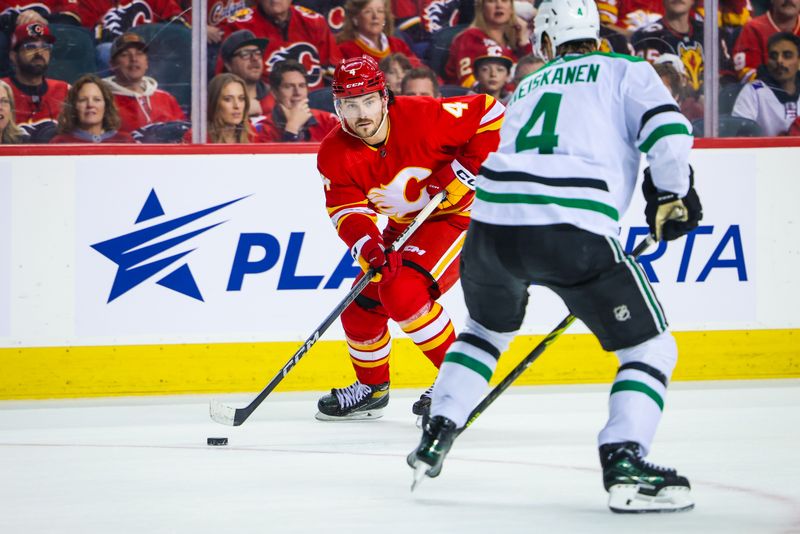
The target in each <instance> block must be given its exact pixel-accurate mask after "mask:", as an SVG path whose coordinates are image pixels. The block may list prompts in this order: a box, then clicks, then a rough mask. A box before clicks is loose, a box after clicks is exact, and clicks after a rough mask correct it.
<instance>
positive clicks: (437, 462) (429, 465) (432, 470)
mask: <svg viewBox="0 0 800 534" xmlns="http://www.w3.org/2000/svg"><path fill="white" fill-rule="evenodd" d="M457 435H458V430H457V429H456V424H455V423H454V422H453V421H451V420H450V419H448V418H446V417H442V416H441V415H436V416H434V417H431V418H430V419H429V420H428V422H427V424H426V425H425V426H424V427H423V429H422V439H421V441H420V442H419V445H418V446H417V448H416V449H414V450H413V451H412V452H411V454H409V455H408V457H407V458H406V461H407V462H408V465H409V466H410V467H411V468H412V469H414V481H413V482H412V483H411V491H414V489H415V488H416V487H417V486H418V485H419V483H420V482H422V479H424V478H425V477H426V476H429V477H431V478H434V477H437V476H439V473H441V471H442V463H443V462H444V457H445V456H447V453H448V452H449V451H450V447H452V446H453V440H455V439H456V436H457Z"/></svg>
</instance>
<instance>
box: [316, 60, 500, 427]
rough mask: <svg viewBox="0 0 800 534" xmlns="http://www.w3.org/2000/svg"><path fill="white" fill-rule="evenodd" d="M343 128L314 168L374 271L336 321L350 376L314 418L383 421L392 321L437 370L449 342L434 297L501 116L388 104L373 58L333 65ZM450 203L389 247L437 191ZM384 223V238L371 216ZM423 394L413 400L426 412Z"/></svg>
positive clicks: (332, 208) (481, 102)
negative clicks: (402, 243)
mask: <svg viewBox="0 0 800 534" xmlns="http://www.w3.org/2000/svg"><path fill="white" fill-rule="evenodd" d="M333 95H334V102H335V104H336V111H337V114H338V115H339V119H340V121H341V124H340V126H337V127H336V128H335V129H334V130H333V131H332V132H331V133H330V134H329V135H328V137H326V138H325V140H324V141H323V142H322V145H321V146H320V149H319V155H318V158H317V167H318V169H319V172H320V174H321V176H322V180H323V183H324V184H325V201H326V207H327V209H328V214H329V215H330V217H331V222H332V223H333V225H334V227H335V228H336V231H337V233H338V234H339V237H340V238H341V239H342V240H343V241H344V242H345V243H347V245H348V246H349V247H350V248H351V251H352V254H353V257H354V258H355V259H357V260H358V262H359V263H360V264H361V266H362V268H363V269H364V270H365V271H366V270H367V269H368V268H369V267H374V268H378V269H380V271H379V274H378V275H376V276H375V278H374V279H373V281H372V282H373V283H371V284H369V285H368V286H367V288H366V289H365V290H364V292H363V293H362V294H361V295H360V296H359V297H358V298H356V300H355V301H354V302H353V303H352V304H351V305H350V306H349V307H348V308H347V309H346V310H345V311H344V313H343V314H342V326H343V327H344V331H345V336H346V339H347V345H348V349H349V353H350V359H351V363H352V364H353V368H354V369H355V373H356V377H357V380H356V382H355V383H354V384H352V385H351V386H348V387H345V388H334V389H332V390H331V393H330V394H329V395H325V396H324V397H322V398H321V399H320V400H319V403H318V407H319V413H318V414H317V418H318V419H323V420H338V419H366V418H371V417H379V416H380V415H382V413H381V412H382V410H383V408H384V407H385V406H386V405H387V403H388V402H389V352H390V347H391V337H390V335H389V330H388V328H387V324H388V320H389V319H392V320H393V321H395V322H396V323H397V324H398V325H399V326H400V328H401V329H402V330H403V331H404V332H405V333H406V334H407V335H408V336H409V337H410V338H411V339H412V340H413V342H414V343H415V344H416V345H417V347H419V348H420V350H421V351H422V352H423V353H424V354H425V356H426V357H427V358H428V359H429V360H430V361H431V363H433V365H434V366H435V367H437V368H438V367H439V366H440V365H441V363H442V359H443V358H444V355H445V352H446V351H447V348H448V347H449V346H450V344H451V343H452V342H453V340H454V338H455V336H454V333H453V325H452V323H451V322H450V318H449V317H448V315H447V313H446V312H445V310H444V309H443V308H442V306H441V305H440V304H439V303H438V302H436V300H437V299H438V298H439V297H440V296H441V295H442V294H444V293H445V292H446V291H447V290H448V289H450V288H451V287H452V286H453V285H454V284H455V282H456V281H457V280H458V260H459V257H460V252H461V246H462V244H463V240H464V233H465V231H466V229H467V226H468V223H469V208H470V205H471V204H472V200H473V197H474V192H473V190H474V185H473V174H474V173H476V172H477V170H478V168H479V167H480V164H481V163H482V162H483V160H484V158H485V157H486V156H487V154H488V153H489V152H491V151H492V150H494V149H495V147H497V142H498V139H499V133H498V130H499V128H500V125H501V123H502V120H503V116H504V112H505V108H504V107H503V105H502V104H500V103H499V102H497V101H496V100H495V99H494V98H492V97H490V96H488V95H473V96H463V97H456V98H445V99H433V98H428V97H403V96H400V97H394V95H393V94H392V93H390V92H389V91H388V90H387V88H386V83H385V81H384V77H383V73H382V72H381V71H380V69H379V68H378V64H377V63H376V62H375V60H374V59H372V58H371V57H360V58H351V59H347V60H345V61H343V62H342V63H341V65H339V66H338V67H337V69H336V72H335V75H334V83H333ZM441 190H445V191H446V192H447V198H446V200H444V201H443V202H442V203H441V204H440V205H439V207H438V208H437V210H436V211H434V212H433V214H432V215H431V217H430V218H429V219H428V220H427V221H426V222H424V223H423V224H422V225H421V226H420V227H419V229H418V230H417V231H416V232H415V233H414V234H413V235H412V236H411V238H410V239H409V240H408V241H407V242H406V244H405V246H404V247H403V248H402V250H400V251H399V252H388V253H387V252H386V247H387V246H388V245H390V244H391V243H392V241H393V240H394V239H395V237H396V236H397V235H398V234H399V233H400V232H401V231H402V230H403V229H404V228H405V227H406V226H407V224H408V223H409V222H410V221H411V220H412V219H413V218H414V216H415V215H416V214H417V213H418V212H419V211H420V210H421V209H422V208H423V207H424V206H425V205H426V204H427V203H428V201H429V200H430V198H431V197H432V196H433V195H435V194H436V193H437V192H439V191H441ZM379 214H380V215H385V216H387V217H388V224H387V226H386V228H385V229H384V230H383V232H381V231H380V230H379V229H378V227H377V226H376V220H377V217H378V215H379ZM430 392H431V389H429V390H428V391H427V392H426V393H425V394H423V395H422V397H420V400H419V401H417V402H416V403H414V407H413V411H414V413H416V414H417V415H425V414H427V409H428V406H429V405H430Z"/></svg>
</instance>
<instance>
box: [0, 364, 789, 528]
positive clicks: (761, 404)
mask: <svg viewBox="0 0 800 534" xmlns="http://www.w3.org/2000/svg"><path fill="white" fill-rule="evenodd" d="M419 393H421V391H411V390H405V391H403V390H400V391H393V392H392V400H391V402H390V404H389V407H388V408H387V410H386V415H385V417H384V418H383V419H380V420H375V421H359V422H345V423H335V422H334V423H330V422H320V421H316V420H315V419H314V417H313V416H314V413H315V412H316V397H317V396H318V394H310V393H284V394H273V395H272V396H270V397H269V398H268V399H267V400H266V401H265V402H264V403H263V404H262V405H261V406H260V407H259V409H258V410H257V411H256V412H255V413H254V414H253V416H252V417H251V418H250V419H249V420H247V421H246V422H245V423H244V424H243V425H242V426H241V427H235V428H233V427H224V426H220V425H218V424H216V423H213V422H212V421H211V420H210V419H209V417H208V400H209V398H208V397H157V398H114V399H94V400H76V401H38V402H0V533H3V534H9V533H11V534H17V533H19V534H36V533H81V534H99V533H103V534H112V533H114V534H125V533H144V532H146V533H167V532H169V533H192V534H195V533H212V532H213V533H214V534H220V533H232V532H246V533H251V532H252V533H255V532H259V533H265V532H267V533H272V532H275V533H284V532H289V533H291V532H297V533H311V532H314V533H323V532H324V533H326V534H336V533H339V532H342V533H345V532H346V533H348V534H350V533H351V532H369V531H372V532H381V533H394V532H397V533H415V534H416V533H424V534H437V533H450V532H452V533H458V534H471V533H487V532H489V533H492V534H503V533H514V532H559V533H560V532H608V533H615V534H617V533H620V532H634V531H635V532H648V533H661V532H664V533H666V532H669V533H675V532H680V533H682V534H683V533H687V532H703V533H707V532H725V533H731V532H747V533H762V532H775V533H788V532H800V484H799V483H798V480H800V453H798V451H800V381H798V380H773V381H748V382H696V383H675V384H673V385H672V386H671V388H670V392H669V394H668V397H667V405H666V411H665V415H664V419H663V421H662V425H661V428H660V429H659V432H658V435H657V436H656V443H655V445H654V448H653V452H652V454H651V455H650V457H649V459H650V460H651V461H653V462H656V463H662V464H665V465H669V466H674V467H677V468H678V469H679V471H680V472H681V473H683V474H685V475H686V476H687V477H689V479H690V481H691V482H692V486H693V492H694V498H695V500H696V503H697V504H696V508H695V510H693V511H691V512H688V513H684V514H662V515H646V516H620V515H615V514H612V513H611V512H609V511H608V509H607V508H606V493H605V491H604V490H603V486H602V481H601V476H600V470H599V463H598V459H597V448H596V441H595V440H596V434H597V432H598V430H599V429H600V427H601V426H602V425H603V423H604V421H605V416H606V414H605V410H606V406H607V398H608V397H607V396H608V387H607V386H561V387H520V388H512V389H511V390H510V391H508V392H506V393H505V394H504V395H503V396H502V397H500V399H499V400H498V401H497V402H496V403H495V404H494V405H493V406H491V408H489V410H487V412H485V413H484V415H483V416H481V418H480V419H478V420H477V421H476V423H475V424H474V425H473V426H472V427H471V428H469V429H468V430H467V431H466V432H464V434H463V435H462V436H461V437H460V438H459V439H458V440H457V441H456V443H455V445H454V448H453V450H452V452H451V454H450V456H449V457H448V459H447V461H446V462H445V465H444V469H443V471H442V474H441V476H440V477H438V478H436V479H430V480H425V481H424V482H423V483H422V485H421V486H420V487H419V488H418V489H417V491H415V492H414V493H413V494H412V493H411V492H410V491H409V488H410V484H411V480H412V470H411V469H410V468H408V467H407V466H406V463H405V456H406V454H408V452H409V451H410V450H411V449H412V448H413V447H414V446H415V445H416V443H417V441H418V439H419V430H418V429H417V428H416V427H415V426H414V422H415V417H414V416H413V415H412V414H411V411H410V410H411V404H412V402H413V401H414V400H415V398H416V397H417V396H418V395H419ZM251 398H252V397H251V396H250V395H245V396H242V395H238V396H228V397H223V400H224V401H225V402H229V403H233V404H234V405H238V406H242V405H244V404H246V403H247V402H248V401H249V400H250V399H251ZM211 436H214V437H217V436H219V437H228V438H229V445H227V446H225V447H209V446H207V445H206V438H207V437H211ZM366 529H370V530H366Z"/></svg>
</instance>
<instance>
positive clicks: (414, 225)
mask: <svg viewBox="0 0 800 534" xmlns="http://www.w3.org/2000/svg"><path fill="white" fill-rule="evenodd" d="M446 196H447V192H446V191H444V190H443V191H440V192H439V193H437V194H436V195H435V196H434V197H433V198H432V199H431V200H430V202H428V204H427V205H426V206H425V207H424V208H422V211H420V212H419V213H418V214H417V216H416V217H415V218H414V220H413V221H411V223H410V224H409V225H408V226H406V228H405V229H404V230H403V231H402V232H401V233H400V235H399V236H397V239H395V240H394V242H393V243H392V244H391V245H390V246H389V248H388V249H387V251H392V250H395V251H396V250H398V249H399V248H400V247H401V246H403V243H405V242H406V241H407V240H408V238H409V237H411V234H413V233H414V232H416V231H417V229H418V228H419V227H420V226H421V225H422V223H423V222H424V221H425V219H427V218H428V217H429V216H430V214H431V213H433V210H435V209H436V207H437V206H438V205H439V203H440V202H442V201H443V200H444V199H445V198H446ZM375 274H376V271H375V269H373V268H370V269H369V270H368V271H367V272H366V274H365V275H364V276H362V277H361V279H360V280H359V281H358V282H357V283H356V285H354V286H353V287H352V288H351V289H350V292H349V293H348V294H347V295H346V296H345V297H344V299H342V301H341V302H340V303H339V304H338V305H337V306H336V308H334V310H333V311H332V312H331V313H330V314H328V316H327V317H326V318H325V319H324V320H323V321H322V324H320V325H319V326H318V327H317V329H316V330H314V333H313V334H311V335H310V336H309V337H308V339H306V340H305V342H304V343H303V344H302V345H301V346H300V348H299V349H297V352H295V353H294V354H293V355H292V357H291V358H289V361H288V362H286V365H284V366H283V368H282V369H281V371H280V372H279V373H278V374H277V375H275V377H274V378H273V379H272V380H270V381H269V384H267V387H265V388H264V389H263V390H262V391H261V393H259V394H258V396H257V397H256V398H255V399H253V401H252V402H251V403H250V404H248V405H247V406H245V407H244V408H234V407H232V406H228V405H226V404H222V403H221V402H219V401H217V400H212V401H211V404H210V406H209V412H210V413H211V419H213V420H214V421H216V422H217V423H219V424H221V425H228V426H239V425H241V424H242V423H244V422H245V421H246V420H247V418H248V417H250V414H252V413H253V412H254V411H255V409H256V408H258V406H259V405H260V404H261V403H262V402H264V399H266V398H267V395H269V394H270V393H272V390H274V389H275V388H276V387H277V386H278V384H280V383H281V381H282V380H283V379H284V378H285V377H286V375H287V374H289V371H291V370H292V369H293V368H294V366H295V365H297V362H299V361H300V358H302V357H303V356H305V354H306V353H307V352H308V351H309V349H311V347H313V346H314V344H315V343H316V342H317V341H319V338H320V337H321V336H322V334H323V333H325V331H326V330H327V329H328V327H330V326H331V325H332V324H333V323H334V321H336V319H338V318H339V316H340V315H341V314H342V312H344V310H345V308H347V307H348V306H349V305H350V303H351V302H353V301H354V300H355V299H356V297H357V296H358V295H360V294H361V292H362V291H363V290H364V288H365V287H367V284H369V282H370V280H372V277H373V276H375Z"/></svg>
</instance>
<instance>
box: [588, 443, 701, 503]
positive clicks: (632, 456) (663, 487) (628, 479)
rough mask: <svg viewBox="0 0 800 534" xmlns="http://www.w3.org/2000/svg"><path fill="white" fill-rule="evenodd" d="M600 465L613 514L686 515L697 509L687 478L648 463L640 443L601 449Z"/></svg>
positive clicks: (614, 445) (622, 444)
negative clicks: (674, 513)
mask: <svg viewBox="0 0 800 534" xmlns="http://www.w3.org/2000/svg"><path fill="white" fill-rule="evenodd" d="M600 464H601V465H602V466H603V485H604V486H605V488H606V491H608V507H609V508H611V511H612V512H616V513H644V512H684V511H687V510H691V509H692V508H694V502H693V501H692V494H691V486H690V485H689V481H688V480H687V479H686V477H682V476H680V475H678V473H677V472H676V471H675V469H669V468H666V467H660V466H657V465H653V464H651V463H650V462H647V461H645V460H644V458H642V451H641V447H640V446H639V444H638V443H634V442H632V441H627V442H624V443H609V444H606V445H602V446H601V447H600Z"/></svg>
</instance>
